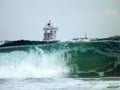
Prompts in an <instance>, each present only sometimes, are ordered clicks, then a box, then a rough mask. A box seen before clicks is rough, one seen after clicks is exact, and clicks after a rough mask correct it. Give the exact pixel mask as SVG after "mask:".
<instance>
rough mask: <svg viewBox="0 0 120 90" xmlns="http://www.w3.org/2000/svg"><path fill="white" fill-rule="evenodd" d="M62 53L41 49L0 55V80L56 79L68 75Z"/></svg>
mask: <svg viewBox="0 0 120 90" xmlns="http://www.w3.org/2000/svg"><path fill="white" fill-rule="evenodd" d="M62 54H63V51H61V52H60V51H59V52H57V51H54V52H51V53H47V52H46V53H45V52H44V51H43V50H42V49H40V48H37V47H36V49H35V50H33V49H30V50H29V52H27V51H13V52H10V53H1V54H0V78H57V77H65V76H66V75H67V74H68V73H69V68H68V66H67V65H66V61H65V58H64V57H63V56H62Z"/></svg>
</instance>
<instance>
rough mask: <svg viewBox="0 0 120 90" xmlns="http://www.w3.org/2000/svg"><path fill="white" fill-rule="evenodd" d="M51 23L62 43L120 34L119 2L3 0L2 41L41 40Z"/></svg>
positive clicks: (0, 0) (0, 13)
mask: <svg viewBox="0 0 120 90" xmlns="http://www.w3.org/2000/svg"><path fill="white" fill-rule="evenodd" d="M48 20H51V21H52V24H53V26H56V27H58V28H59V31H58V33H57V38H58V39H60V40H69V39H72V38H73V37H83V36H84V34H85V32H86V33H87V36H88V37H89V38H96V37H98V38H101V37H109V36H113V35H120V0H0V40H17V39H27V40H42V38H43V27H44V26H45V25H46V23H47V22H48Z"/></svg>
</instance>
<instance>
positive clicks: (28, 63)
mask: <svg viewBox="0 0 120 90" xmlns="http://www.w3.org/2000/svg"><path fill="white" fill-rule="evenodd" d="M5 71H7V72H8V73H6V72H5ZM0 72H1V73H0V77H40V78H42V77H99V76H120V42H61V43H53V44H46V45H45V44H44V45H32V46H21V47H9V48H1V49H0Z"/></svg>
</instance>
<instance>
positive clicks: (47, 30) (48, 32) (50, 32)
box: [43, 20, 58, 41]
mask: <svg viewBox="0 0 120 90" xmlns="http://www.w3.org/2000/svg"><path fill="white" fill-rule="evenodd" d="M43 30H44V35H43V36H44V38H43V41H55V40H56V32H57V31H58V28H57V27H53V26H52V24H51V21H50V20H49V22H48V24H47V25H46V26H45V27H44V28H43Z"/></svg>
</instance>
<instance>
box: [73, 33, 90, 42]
mask: <svg viewBox="0 0 120 90" xmlns="http://www.w3.org/2000/svg"><path fill="white" fill-rule="evenodd" d="M72 40H73V41H84V42H87V41H90V39H89V38H88V37H87V35H86V33H85V37H80V38H73V39H72Z"/></svg>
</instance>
